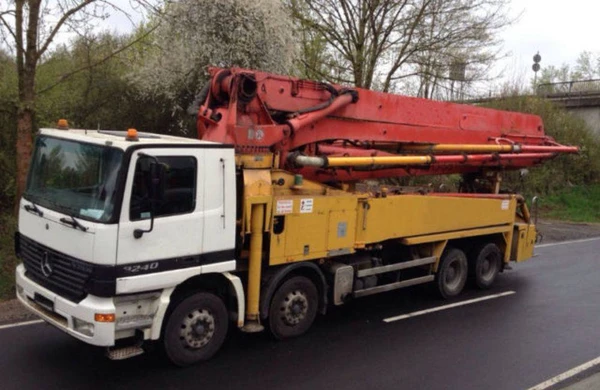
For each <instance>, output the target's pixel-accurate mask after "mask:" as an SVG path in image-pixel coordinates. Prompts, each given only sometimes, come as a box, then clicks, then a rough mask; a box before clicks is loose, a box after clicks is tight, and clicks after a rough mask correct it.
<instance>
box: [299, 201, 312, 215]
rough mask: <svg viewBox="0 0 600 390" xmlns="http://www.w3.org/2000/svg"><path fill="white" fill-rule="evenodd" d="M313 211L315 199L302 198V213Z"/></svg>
mask: <svg viewBox="0 0 600 390" xmlns="http://www.w3.org/2000/svg"><path fill="white" fill-rule="evenodd" d="M312 211H313V200H312V199H300V212H301V213H312Z"/></svg>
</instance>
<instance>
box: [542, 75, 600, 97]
mask: <svg viewBox="0 0 600 390" xmlns="http://www.w3.org/2000/svg"><path fill="white" fill-rule="evenodd" d="M597 93H600V79H592V80H578V81H563V82H559V83H543V84H539V85H538V86H537V88H536V94H537V95H538V96H565V97H566V96H582V95H589V94H597Z"/></svg>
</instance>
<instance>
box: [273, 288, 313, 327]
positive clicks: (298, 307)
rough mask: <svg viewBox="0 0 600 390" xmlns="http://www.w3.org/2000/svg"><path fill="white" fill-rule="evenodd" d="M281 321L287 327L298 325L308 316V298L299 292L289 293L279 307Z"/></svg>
mask: <svg viewBox="0 0 600 390" xmlns="http://www.w3.org/2000/svg"><path fill="white" fill-rule="evenodd" d="M279 311H280V312H281V319H282V320H283V322H284V323H286V324H287V325H289V326H294V325H298V324H299V323H300V322H302V320H304V319H305V318H306V317H307V314H308V297H307V295H306V293H304V292H303V291H300V290H294V291H290V293H289V294H287V295H286V296H285V298H284V299H283V300H282V301H281V305H280V306H279Z"/></svg>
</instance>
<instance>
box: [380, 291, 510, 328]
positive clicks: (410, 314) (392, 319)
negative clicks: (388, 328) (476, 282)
mask: <svg viewBox="0 0 600 390" xmlns="http://www.w3.org/2000/svg"><path fill="white" fill-rule="evenodd" d="M512 294H516V292H515V291H505V292H503V293H499V294H493V295H488V296H485V297H481V298H475V299H469V300H467V301H462V302H456V303H451V304H449V305H444V306H438V307H434V308H432V309H427V310H420V311H415V312H412V313H408V314H402V315H399V316H395V317H389V318H385V319H384V320H383V322H394V321H399V320H404V319H407V318H412V317H417V316H421V315H423V314H429V313H433V312H436V311H440V310H446V309H452V308H454V307H459V306H465V305H470V304H472V303H477V302H482V301H487V300H489V299H494V298H500V297H505V296H507V295H512Z"/></svg>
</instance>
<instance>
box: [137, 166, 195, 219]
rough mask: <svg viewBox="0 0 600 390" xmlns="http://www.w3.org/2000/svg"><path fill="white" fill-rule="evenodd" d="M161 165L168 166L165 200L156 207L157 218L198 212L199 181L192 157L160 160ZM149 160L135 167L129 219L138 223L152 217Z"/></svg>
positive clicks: (157, 202) (160, 201) (161, 200)
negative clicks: (197, 190) (196, 209)
mask: <svg viewBox="0 0 600 390" xmlns="http://www.w3.org/2000/svg"><path fill="white" fill-rule="evenodd" d="M158 161H159V162H160V163H161V164H164V165H165V166H166V169H165V170H166V175H165V183H164V188H165V192H164V197H163V198H162V199H157V200H156V203H155V206H154V208H155V212H154V218H158V217H163V216H169V215H177V214H187V213H191V212H192V211H194V209H195V208H196V177H197V170H198V167H197V165H198V164H197V162H196V158H195V157H191V156H166V157H158ZM152 162H153V160H152V159H149V158H140V159H138V161H137V164H136V167H135V174H134V178H133V187H132V190H131V201H130V206H129V219H130V220H132V221H138V220H140V219H148V218H150V215H151V210H152V204H151V199H150V191H149V190H150V187H151V185H152V182H151V180H152V178H151V176H150V164H151V163H152Z"/></svg>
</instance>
